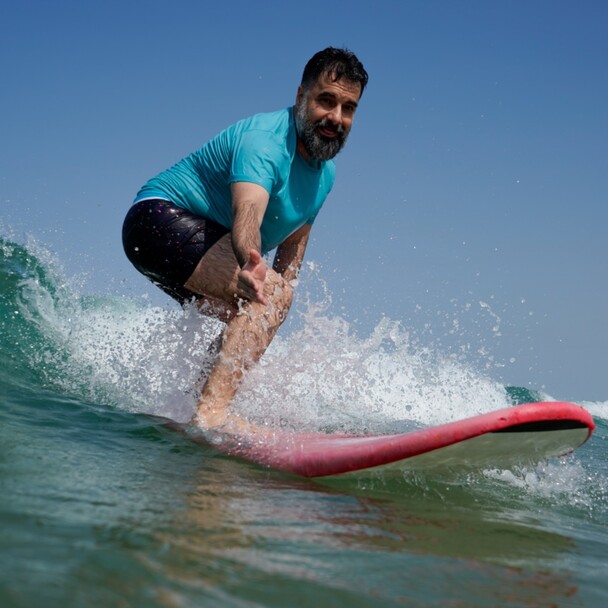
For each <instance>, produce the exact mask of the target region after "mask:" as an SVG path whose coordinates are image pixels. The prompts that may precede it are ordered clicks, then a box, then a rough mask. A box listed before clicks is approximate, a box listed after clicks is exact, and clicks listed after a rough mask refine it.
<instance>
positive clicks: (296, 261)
mask: <svg viewBox="0 0 608 608" xmlns="http://www.w3.org/2000/svg"><path fill="white" fill-rule="evenodd" d="M311 228H312V225H311V224H304V226H302V227H301V228H299V229H298V230H296V231H295V232H294V233H293V234H292V235H291V236H288V237H287V238H286V239H285V240H284V241H283V242H282V243H281V244H280V245H279V246H278V247H277V252H276V255H275V257H274V263H273V265H272V268H273V270H274V271H275V272H278V273H279V274H280V275H282V277H283V279H284V280H285V281H287V282H288V283H289V282H291V281H293V280H295V279H297V278H298V273H299V272H300V267H301V266H302V261H303V260H304V253H305V252H306V245H308V238H309V237H310V230H311Z"/></svg>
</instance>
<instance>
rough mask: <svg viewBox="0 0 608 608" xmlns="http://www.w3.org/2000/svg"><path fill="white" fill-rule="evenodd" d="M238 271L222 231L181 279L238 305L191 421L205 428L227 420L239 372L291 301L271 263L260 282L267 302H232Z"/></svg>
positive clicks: (269, 338) (260, 351)
mask: <svg viewBox="0 0 608 608" xmlns="http://www.w3.org/2000/svg"><path fill="white" fill-rule="evenodd" d="M238 271H239V265H238V262H237V260H236V258H235V256H234V253H233V251H232V245H231V243H230V235H226V236H225V237H223V238H222V239H220V240H219V241H218V242H217V243H216V244H215V245H214V246H213V247H212V248H211V249H210V250H209V251H208V252H207V253H206V254H205V256H204V257H203V259H202V260H201V262H200V263H199V265H198V266H197V268H196V270H195V271H194V273H193V274H192V276H191V277H190V278H189V279H188V282H187V283H186V287H187V288H188V289H190V290H191V291H194V292H195V293H200V294H202V295H203V294H204V296H205V297H207V298H211V299H212V300H215V299H219V300H221V301H223V302H225V303H226V305H227V308H228V309H233V310H234V307H235V305H238V312H237V313H236V314H232V315H227V316H228V317H230V318H229V319H228V323H227V325H226V329H225V330H224V334H223V336H222V344H221V348H220V352H219V355H218V358H217V360H216V362H215V364H214V366H213V368H212V369H211V372H210V374H209V376H208V378H207V382H206V383H205V386H204V387H203V391H202V394H201V397H200V400H199V403H198V406H197V414H196V416H195V421H196V422H197V423H199V424H201V425H202V426H204V427H206V428H213V427H217V426H222V425H225V424H226V423H227V422H230V418H229V416H228V408H229V405H230V403H231V401H232V399H233V398H234V395H235V394H236V391H237V389H238V387H239V385H240V383H241V381H242V378H243V375H244V373H245V372H246V370H247V369H249V368H250V367H251V366H252V365H253V364H255V363H256V362H257V361H258V360H259V359H260V357H261V356H262V355H263V353H264V351H265V350H266V349H267V348H268V345H269V344H270V342H271V341H272V339H273V338H274V336H275V334H276V332H277V331H278V329H279V327H280V326H281V324H282V322H283V320H284V319H285V317H286V315H287V312H288V310H289V307H290V305H291V299H292V288H291V286H290V285H289V284H287V283H285V281H283V278H282V277H281V276H280V275H279V274H277V273H276V272H274V271H273V270H271V269H268V272H267V276H266V283H265V288H264V291H265V295H266V299H267V301H268V304H266V305H264V304H259V303H257V302H246V301H240V302H238V303H236V302H235V293H236V281H237V274H238ZM201 309H202V310H204V309H203V307H201Z"/></svg>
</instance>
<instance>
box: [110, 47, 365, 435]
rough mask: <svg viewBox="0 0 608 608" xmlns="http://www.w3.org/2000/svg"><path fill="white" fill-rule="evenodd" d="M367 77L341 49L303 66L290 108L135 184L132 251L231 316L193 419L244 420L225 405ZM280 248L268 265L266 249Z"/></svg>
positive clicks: (212, 423) (187, 292)
mask: <svg viewBox="0 0 608 608" xmlns="http://www.w3.org/2000/svg"><path fill="white" fill-rule="evenodd" d="M367 80H368V76H367V72H366V71H365V68H364V67H363V65H362V64H361V62H360V61H359V59H358V58H357V57H356V55H354V53H352V52H350V51H349V50H347V49H338V48H333V47H329V48H327V49H325V50H323V51H320V52H318V53H316V54H315V55H314V56H313V57H312V58H311V59H310V61H309V62H308V63H307V64H306V67H305V68H304V73H303V75H302V81H301V84H300V85H299V87H298V90H297V95H296V101H295V105H294V106H293V107H290V108H287V109H284V110H280V111H276V112H271V113H266V114H258V115H255V116H252V117H250V118H246V119H244V120H241V121H239V122H237V123H236V124H234V125H232V126H230V127H228V128H227V129H225V130H224V131H222V132H221V133H220V134H219V135H217V136H216V137H215V138H213V139H212V140H211V141H209V142H208V143H207V144H205V145H204V146H203V147H202V148H200V149H199V150H197V151H196V152H194V153H192V154H191V155H189V156H188V157H186V158H184V159H183V160H181V161H180V162H178V163H177V164H176V165H174V166H173V167H171V168H170V169H168V170H166V171H163V172H162V173H160V174H159V175H158V176H156V177H155V178H153V179H151V180H150V181H149V182H148V183H147V184H145V185H144V186H143V188H141V190H140V191H139V193H138V194H137V196H136V198H135V201H134V204H133V206H132V207H131V209H130V210H129V212H128V214H127V217H126V219H125V222H124V225H123V233H122V236H123V245H124V248H125V252H126V254H127V257H128V258H129V260H130V261H131V262H132V263H133V265H134V266H135V267H136V268H137V269H138V270H139V271H140V272H142V273H143V274H144V275H145V276H146V277H148V278H149V279H150V280H151V281H153V282H154V283H155V284H156V285H158V286H159V287H160V288H161V289H163V290H164V291H165V292H166V293H168V294H169V295H170V296H172V297H173V298H175V299H176V300H178V301H179V302H180V303H182V304H183V303H186V302H189V301H195V302H196V303H197V305H198V307H199V309H200V311H201V312H202V313H203V314H206V315H210V316H214V317H216V318H219V319H221V320H222V321H224V322H225V323H226V326H225V328H224V331H223V334H222V337H221V343H220V346H219V353H218V355H217V358H216V360H215V362H214V364H213V367H212V369H211V371H210V373H209V376H208V377H207V380H206V382H205V384H204V386H203V387H202V391H201V395H200V399H199V401H198V404H197V411H196V414H195V416H194V419H193V421H194V423H195V424H197V425H198V426H200V427H202V428H204V429H226V430H229V431H230V430H232V429H231V426H232V425H237V426H238V425H239V424H240V421H239V420H238V418H237V417H235V416H231V415H229V405H230V403H231V401H232V399H233V397H234V395H235V394H236V391H237V389H238V386H239V384H240V382H241V380H242V377H243V374H244V373H245V372H246V370H247V369H248V368H250V367H251V365H253V364H254V363H256V362H257V361H258V360H259V358H260V357H261V356H262V354H263V353H264V351H265V350H266V348H267V347H268V345H269V344H270V342H271V340H272V339H273V337H274V335H275V334H276V332H277V330H278V329H279V327H280V326H281V324H282V323H283V321H284V320H285V318H286V315H287V313H288V311H289V308H290V306H291V302H292V297H293V288H294V286H295V281H296V279H297V276H298V272H299V270H300V266H301V264H302V260H303V258H304V252H305V250H306V246H307V243H308V239H309V236H310V231H311V227H312V225H313V222H314V220H315V218H316V216H317V214H318V212H319V210H320V209H321V206H322V205H323V203H324V202H325V199H326V197H327V195H328V194H329V192H330V190H331V188H332V186H333V183H334V176H335V165H334V162H333V161H332V160H331V159H333V157H334V156H336V154H337V153H338V152H339V151H340V150H341V149H342V147H343V146H344V144H345V143H346V139H347V137H348V134H349V132H350V130H351V126H352V122H353V118H354V116H355V112H356V110H357V106H358V103H359V99H360V97H361V95H362V93H363V90H364V88H365V86H366V84H367ZM273 249H276V253H275V256H274V261H273V264H272V267H269V266H268V265H267V263H266V261H265V259H264V257H263V256H264V254H266V253H268V252H270V251H272V250H273Z"/></svg>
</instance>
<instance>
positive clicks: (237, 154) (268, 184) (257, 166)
mask: <svg viewBox="0 0 608 608" xmlns="http://www.w3.org/2000/svg"><path fill="white" fill-rule="evenodd" d="M286 162H288V159H287V158H286V155H285V151H284V146H282V145H281V144H280V142H279V140H278V138H277V137H276V135H275V134H274V133H270V132H268V131H262V130H256V129H252V130H249V131H246V132H245V133H243V134H242V135H241V136H240V138H239V140H238V141H237V143H236V146H235V149H234V155H233V158H232V166H231V168H230V176H229V179H228V181H229V182H230V183H234V182H251V183H254V184H258V185H259V186H262V188H264V189H265V190H267V191H268V193H269V194H271V193H272V192H273V189H275V187H276V186H277V185H278V184H279V182H281V181H282V177H281V175H282V168H283V165H284V164H285V163H286Z"/></svg>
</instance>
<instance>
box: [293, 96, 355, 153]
mask: <svg viewBox="0 0 608 608" xmlns="http://www.w3.org/2000/svg"><path fill="white" fill-rule="evenodd" d="M295 120H296V129H297V131H298V136H299V137H300V140H301V141H302V144H303V145H304V149H305V150H306V152H307V153H308V156H310V158H311V159H314V160H329V159H331V158H333V157H334V156H336V154H338V152H340V150H342V148H343V147H344V144H345V143H346V139H347V134H346V133H345V132H344V127H342V125H340V126H338V127H333V128H334V129H335V130H336V137H331V138H330V137H323V136H322V135H320V134H319V133H318V131H317V127H330V128H332V127H331V124H330V123H329V122H328V121H327V119H325V118H324V119H322V120H320V121H318V122H316V123H313V122H311V121H310V119H309V118H308V115H307V113H306V98H304V99H303V100H302V103H301V105H300V107H299V108H297V109H296V112H295Z"/></svg>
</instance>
